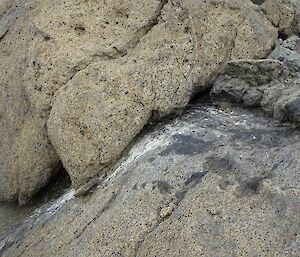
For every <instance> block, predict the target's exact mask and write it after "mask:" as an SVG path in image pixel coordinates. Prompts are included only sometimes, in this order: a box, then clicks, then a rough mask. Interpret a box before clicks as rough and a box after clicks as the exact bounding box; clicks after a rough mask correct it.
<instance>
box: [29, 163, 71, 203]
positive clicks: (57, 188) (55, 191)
mask: <svg viewBox="0 0 300 257" xmlns="http://www.w3.org/2000/svg"><path fill="white" fill-rule="evenodd" d="M56 170H57V172H56V173H55V175H54V176H52V178H51V179H50V181H49V182H48V184H47V185H46V186H44V187H42V188H41V189H40V190H39V191H38V192H37V193H36V194H35V196H34V197H33V198H32V199H31V200H30V201H28V202H27V203H26V206H27V207H28V206H37V205H42V204H44V203H47V202H49V201H51V200H54V199H57V198H59V197H60V196H61V195H62V194H63V193H64V192H65V191H66V189H68V188H70V186H71V180H70V177H69V175H68V173H67V172H66V170H65V169H64V168H63V166H62V164H61V163H60V164H59V166H58V167H57V168H56Z"/></svg>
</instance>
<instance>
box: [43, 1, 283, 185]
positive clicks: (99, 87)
mask: <svg viewBox="0 0 300 257" xmlns="http://www.w3.org/2000/svg"><path fill="white" fill-rule="evenodd" d="M222 6H225V7H224V8H225V11H224V8H223V7H222ZM233 6H235V9H234V11H233V10H232V8H233ZM221 7H222V8H221ZM221 9H222V12H224V17H222V18H219V17H218V15H219V12H220V11H221ZM189 13H190V16H189V15H188V14H189ZM233 13H234V15H235V16H234V15H233ZM249 13H250V14H249ZM204 14H205V15H206V16H205V15H204ZM203 15H204V16H203ZM208 16H209V17H210V19H208V18H207V17H208ZM204 17H206V18H204ZM212 21H213V22H212ZM250 21H251V22H250ZM252 21H255V22H257V23H258V24H260V26H257V27H256V26H254V25H253V23H252ZM156 23H157V24H156ZM156 23H155V24H153V26H152V27H151V29H150V28H149V31H145V32H147V33H142V34H141V35H137V36H138V38H137V39H136V43H137V44H136V45H134V47H132V48H131V49H129V51H128V52H127V54H126V55H124V56H123V57H121V58H110V59H109V60H105V61H98V62H95V63H94V64H92V65H90V66H88V67H87V68H85V69H84V70H82V71H81V72H79V73H78V74H77V75H76V76H75V77H74V78H73V79H72V80H71V81H70V82H69V83H67V84H66V86H65V87H64V88H62V89H60V90H59V92H58V94H57V97H56V100H55V102H54V104H53V109H52V111H51V115H50V119H49V122H48V132H49V135H50V139H51V142H52V144H53V146H54V147H55V149H56V151H57V153H58V155H59V156H60V159H61V160H62V162H63V164H64V167H65V168H66V169H67V171H68V173H69V174H70V176H71V179H72V182H73V184H74V185H75V186H76V187H78V186H80V185H82V184H84V183H85V182H87V181H88V180H89V179H91V178H92V177H93V176H95V175H96V174H100V173H101V172H105V171H106V170H108V169H110V168H111V166H112V165H113V164H115V163H116V161H117V160H118V159H119V158H120V156H121V154H122V153H123V151H124V150H126V147H127V146H128V145H129V143H130V142H131V141H132V140H133V138H134V137H135V136H136V135H137V134H138V133H139V132H140V131H141V130H142V128H143V127H144V125H145V124H147V123H148V122H149V120H153V119H154V120H155V119H159V118H161V117H165V116H168V115H172V114H174V113H175V114H176V113H177V112H178V111H180V110H182V109H183V108H184V107H185V106H186V104H187V103H188V101H189V99H190V97H191V95H192V94H193V93H195V92H197V91H199V90H203V89H204V88H205V86H206V85H205V82H206V81H207V80H208V79H209V78H210V77H211V75H213V74H214V73H215V72H216V71H217V70H218V69H219V68H220V66H221V64H222V62H224V61H226V60H230V59H231V58H240V57H248V56H251V58H256V57H259V56H260V57H262V56H265V55H267V54H268V53H269V51H270V50H271V47H272V46H273V44H274V42H275V38H276V35H277V34H276V30H275V29H274V28H273V27H272V26H271V24H270V23H269V22H268V21H267V20H266V18H264V16H263V15H262V14H260V13H259V12H258V11H257V10H256V9H255V8H254V5H251V4H249V3H247V2H246V1H245V2H243V3H242V4H241V3H240V2H238V1H237V2H234V3H231V2H229V1H217V2H208V3H202V2H201V3H200V2H197V3H194V2H193V1H187V2H186V3H185V4H182V3H181V2H180V1H169V2H168V3H166V4H165V5H163V6H161V13H160V14H157V22H156ZM198 24H201V26H199V25H198ZM224 24H227V25H226V26H227V27H228V28H230V29H229V30H228V31H227V30H226V31H225V32H224V31H223V32H221V31H220V30H221V28H222V26H224ZM191 26H192V29H190V27H191ZM246 32H247V35H248V33H250V34H251V33H252V34H251V37H247V36H246V37H245V35H244V33H246ZM201 33H202V34H205V37H204V38H201V37H198V38H196V44H195V43H194V39H193V35H200V34H201ZM220 34H222V36H224V37H228V40H229V39H230V40H229V41H226V42H225V41H224V40H223V39H222V38H221V37H220ZM241 37H243V41H241ZM211 40H213V41H214V42H212V41H211ZM233 41H234V42H235V47H233ZM223 43H224V44H225V45H223ZM200 45H201V46H202V48H201V49H200V47H199V46H200ZM211 47H216V48H218V50H216V49H210V48H211ZM245 48H247V49H251V51H247V52H246V51H244V50H243V49H245ZM197 49H198V50H197ZM195 51H197V55H196V60H195V59H194V56H195ZM228 51H230V52H232V55H228ZM243 51H244V52H243ZM212 53H214V55H213V54H212ZM219 60H221V62H219ZM207 64H209V66H208V65H207ZM195 65H196V67H198V68H199V69H200V70H201V72H200V74H197V76H198V75H199V76H200V77H201V78H202V79H203V81H202V82H201V83H200V80H198V79H197V82H196V83H194V82H195V78H193V75H192V74H195V71H196V70H197V71H198V69H197V68H196V69H194V66H195ZM149 67H151V69H149ZM201 73H202V74H201ZM204 73H205V74H204ZM199 76H198V77H199Z"/></svg>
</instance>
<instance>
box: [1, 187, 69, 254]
mask: <svg viewBox="0 0 300 257" xmlns="http://www.w3.org/2000/svg"><path fill="white" fill-rule="evenodd" d="M74 192H75V190H74V189H70V190H68V192H66V193H65V194H63V195H62V196H61V197H59V198H58V199H57V200H55V201H54V202H53V203H52V204H51V205H50V206H49V205H48V204H47V205H44V206H42V207H40V208H38V209H36V210H35V211H34V213H33V214H32V215H31V216H30V217H28V218H27V219H25V220H24V221H23V222H22V223H21V224H20V225H18V227H17V228H16V229H15V230H13V231H11V232H10V234H9V235H7V236H6V237H5V238H4V239H3V240H2V241H0V256H1V251H2V250H3V249H4V247H5V246H7V245H11V244H13V243H15V242H16V239H17V238H18V236H19V237H20V235H21V234H22V232H24V233H25V231H26V230H30V229H32V228H33V227H35V226H36V225H37V224H38V223H39V222H42V223H44V222H45V221H46V220H48V219H49V218H50V217H51V216H53V215H54V214H55V213H56V212H57V211H58V210H59V209H60V208H61V207H62V206H63V205H64V204H65V203H66V202H68V201H70V200H71V199H73V198H74ZM26 228H27V229H26ZM28 228H29V229H28Z"/></svg>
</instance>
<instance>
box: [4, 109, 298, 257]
mask: <svg viewBox="0 0 300 257" xmlns="http://www.w3.org/2000/svg"><path fill="white" fill-rule="evenodd" d="M299 142H300V132H299V130H297V129H295V128H292V127H288V126H277V125H276V123H275V122H274V121H272V119H269V118H266V117H265V116H264V115H262V114H254V113H250V112H248V111H245V110H239V109H226V110H221V109H217V108H215V107H211V106H198V107H194V108H191V109H190V110H189V111H187V112H186V113H185V114H184V115H183V116H181V118H177V119H174V120H172V121H170V122H168V123H165V124H161V125H159V127H156V128H152V129H150V131H148V132H145V133H144V135H143V136H142V137H140V138H139V139H137V140H136V141H135V144H134V146H133V147H132V149H131V150H130V151H129V152H128V154H127V156H126V157H124V158H123V161H122V162H121V163H120V165H119V166H117V168H116V170H115V171H114V173H113V174H111V175H109V176H108V177H107V179H106V180H105V181H104V182H103V183H102V184H100V185H99V186H98V188H95V190H94V192H93V194H90V195H87V196H85V197H83V198H74V197H73V193H74V191H73V190H72V191H70V192H68V193H67V194H65V195H64V196H62V197H61V198H59V199H58V200H57V201H56V202H54V203H52V204H50V205H46V206H44V207H42V208H40V209H39V210H37V212H36V213H34V214H33V215H32V216H31V217H30V218H28V219H27V220H24V222H22V223H21V224H20V225H19V226H17V227H16V229H13V230H12V231H11V232H10V233H6V234H3V235H2V236H1V239H0V246H2V248H0V254H2V256H3V257H7V256H9V257H10V256H18V255H20V256H22V257H26V256H36V255H38V256H53V257H55V256H66V257H67V256H78V257H79V256H124V257H127V256H128V257H129V256H139V257H141V256H180V257H182V256H207V257H211V256H217V257H218V256H220V257H227V256H228V257H229V256H230V257H232V256H247V257H256V256H289V257H290V256H295V257H296V256H299V254H300V252H299V249H300V238H299V232H300V231H299V229H300V228H299V221H300V220H299V217H300V197H299V196H300V179H299V167H300V161H299V160H300V158H299V157H300V156H299V153H300V143H299Z"/></svg>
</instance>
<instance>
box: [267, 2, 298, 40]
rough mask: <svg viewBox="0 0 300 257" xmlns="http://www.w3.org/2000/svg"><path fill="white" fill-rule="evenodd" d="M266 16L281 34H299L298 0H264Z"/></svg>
mask: <svg viewBox="0 0 300 257" xmlns="http://www.w3.org/2000/svg"><path fill="white" fill-rule="evenodd" d="M264 9H265V12H266V14H267V17H268V18H269V19H270V21H272V23H273V24H274V26H275V27H277V28H278V30H279V31H280V32H281V33H283V35H288V36H291V35H293V34H297V35H300V6H299V2H298V0H266V2H265V4H264Z"/></svg>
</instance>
